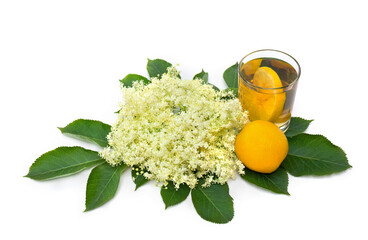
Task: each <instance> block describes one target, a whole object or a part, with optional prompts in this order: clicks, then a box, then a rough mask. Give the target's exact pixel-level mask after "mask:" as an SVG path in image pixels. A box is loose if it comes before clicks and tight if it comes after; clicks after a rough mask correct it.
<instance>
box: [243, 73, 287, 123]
mask: <svg viewBox="0 0 368 240" xmlns="http://www.w3.org/2000/svg"><path fill="white" fill-rule="evenodd" d="M252 84H253V85H255V86H257V87H260V89H258V88H256V89H248V90H247V91H246V93H245V95H246V96H244V97H245V98H246V99H244V100H245V105H246V106H245V108H246V109H247V110H248V112H249V118H250V120H252V121H254V120H266V121H270V122H276V120H277V119H278V118H279V116H280V115H281V114H282V110H283V108H284V104H285V97H286V96H285V92H284V91H283V89H275V88H281V87H282V82H281V80H280V78H279V76H278V75H277V73H276V72H275V71H274V70H272V69H271V68H269V67H260V68H258V69H257V71H256V72H255V74H254V78H253V80H252Z"/></svg>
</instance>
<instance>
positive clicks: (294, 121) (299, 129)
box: [285, 117, 313, 137]
mask: <svg viewBox="0 0 368 240" xmlns="http://www.w3.org/2000/svg"><path fill="white" fill-rule="evenodd" d="M312 121H313V120H305V119H303V118H300V117H292V118H291V120H290V125H289V129H288V130H287V131H286V133H285V135H286V136H287V137H293V136H295V135H298V134H300V133H303V132H304V131H305V130H307V128H308V126H309V124H310V123H311V122H312Z"/></svg>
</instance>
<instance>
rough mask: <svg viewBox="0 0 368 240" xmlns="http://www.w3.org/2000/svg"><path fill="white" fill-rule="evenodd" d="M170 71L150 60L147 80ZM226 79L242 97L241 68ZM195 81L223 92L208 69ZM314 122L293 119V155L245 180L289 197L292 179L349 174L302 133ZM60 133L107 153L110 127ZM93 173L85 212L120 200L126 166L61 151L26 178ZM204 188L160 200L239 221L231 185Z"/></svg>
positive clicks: (78, 125)
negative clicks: (186, 203)
mask: <svg viewBox="0 0 368 240" xmlns="http://www.w3.org/2000/svg"><path fill="white" fill-rule="evenodd" d="M170 66H172V65H171V64H170V63H168V62H167V61H165V60H162V59H154V60H150V59H148V63H147V71H148V75H149V76H150V78H152V77H160V76H161V75H162V74H163V73H165V72H166V71H167V68H168V67H170ZM223 77H224V80H225V82H226V83H227V85H228V87H229V88H228V89H227V91H232V92H233V93H234V95H235V96H237V92H238V63H236V64H234V65H233V66H231V67H229V68H228V69H226V71H225V72H224V74H223ZM193 79H202V81H203V84H210V85H212V86H213V88H214V89H215V90H219V89H218V88H217V87H216V86H214V85H213V84H211V83H209V82H208V73H207V72H205V71H204V70H203V69H202V71H201V72H200V73H198V74H196V75H195V76H194V77H193ZM120 81H121V83H123V84H124V86H125V87H131V86H132V85H133V82H135V81H143V83H144V84H149V83H150V82H151V80H150V79H148V78H146V77H144V76H141V75H138V74H128V75H127V76H126V77H125V78H123V79H121V80H120ZM311 122H312V120H305V119H302V118H298V117H293V118H292V119H291V123H290V127H289V129H288V131H287V132H286V136H287V138H288V141H289V153H288V155H287V157H286V159H285V160H284V161H283V163H282V165H281V167H280V168H279V169H277V170H276V171H275V172H273V173H270V174H262V173H258V172H254V171H252V170H250V169H247V168H246V169H245V173H244V174H243V175H241V178H242V179H244V180H245V181H247V182H249V183H252V184H254V185H257V186H258V187H261V188H264V189H267V190H269V191H272V192H275V193H280V194H286V195H289V193H288V190H287V187H288V173H289V174H291V175H293V176H306V175H315V176H321V175H328V174H332V173H337V172H341V171H344V170H346V169H348V168H350V167H351V166H350V165H349V163H348V160H347V157H346V154H345V153H344V151H343V150H342V149H341V148H339V147H337V146H336V145H334V144H332V143H331V142H330V141H329V140H328V139H327V138H326V137H324V136H321V135H310V134H306V133H303V132H304V131H305V130H306V129H307V128H308V126H309V124H310V123H311ZM59 129H60V131H61V132H62V133H63V134H66V135H68V136H71V137H75V138H77V139H80V140H85V141H89V142H92V143H95V144H97V145H99V146H100V147H106V146H108V140H107V135H108V134H109V133H110V131H111V126H110V125H108V124H106V123H103V122H100V121H95V120H88V119H78V120H76V121H74V122H72V123H70V124H68V125H67V126H65V127H63V128H59ZM91 167H93V169H92V171H91V172H90V174H89V177H88V181H87V186H86V201H85V205H86V208H85V211H89V210H93V209H95V208H97V207H100V206H102V205H103V204H105V203H106V202H108V201H109V200H111V199H112V198H113V197H114V196H115V194H116V191H117V189H118V186H119V183H120V176H121V174H122V173H123V172H124V171H125V170H126V169H127V168H128V166H126V165H124V164H122V165H119V166H110V165H109V164H108V163H106V162H105V161H104V160H103V159H101V158H100V156H99V154H98V152H96V151H92V150H88V149H84V148H82V147H78V146H75V147H59V148H56V149H54V150H52V151H49V152H47V153H45V154H43V155H42V156H40V157H39V158H38V159H36V161H35V162H34V163H33V164H32V166H31V167H30V169H29V172H28V174H27V175H26V177H29V178H32V179H35V180H49V179H54V178H58V177H64V176H68V175H71V174H75V173H78V172H80V171H83V170H85V169H88V168H91ZM144 173H146V170H145V169H140V167H139V166H133V167H132V169H131V175H132V179H133V181H134V183H135V185H136V188H135V190H137V189H138V188H139V187H141V186H143V185H144V184H145V183H147V182H148V180H147V179H146V178H145V176H144ZM203 183H204V181H203V179H200V180H199V182H198V184H197V186H196V187H195V188H194V189H192V190H191V189H190V188H189V187H188V186H187V185H183V184H182V185H180V186H179V187H178V188H176V187H175V185H174V183H173V182H169V183H168V184H167V185H166V186H162V188H161V191H160V194H161V197H162V199H163V202H164V204H165V209H166V208H168V207H171V206H174V205H177V204H179V203H181V202H183V201H184V200H185V199H186V198H187V197H188V196H189V194H191V199H192V202H193V205H194V207H195V210H196V211H197V213H198V214H199V215H200V216H201V217H202V218H203V219H205V220H207V221H210V222H214V223H227V222H229V221H231V220H232V218H233V217H234V206H233V198H232V197H231V196H230V194H229V187H228V185H227V184H224V185H219V184H213V185H211V186H210V187H203Z"/></svg>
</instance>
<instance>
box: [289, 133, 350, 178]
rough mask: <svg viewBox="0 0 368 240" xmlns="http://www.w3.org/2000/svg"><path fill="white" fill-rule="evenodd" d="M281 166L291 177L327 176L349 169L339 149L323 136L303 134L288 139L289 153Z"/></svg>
mask: <svg viewBox="0 0 368 240" xmlns="http://www.w3.org/2000/svg"><path fill="white" fill-rule="evenodd" d="M282 166H283V167H284V168H285V169H286V170H287V171H288V172H289V173H290V174H291V175H293V176H304V175H316V176H320V175H327V174H332V173H336V172H341V171H344V170H346V169H348V168H350V167H351V166H350V165H349V163H348V159H347V158H346V154H345V153H344V151H343V150H342V149H341V148H339V147H338V146H336V145H334V144H332V143H331V142H330V141H329V140H328V139H327V138H326V137H324V136H321V135H309V134H305V133H302V134H299V135H296V136H294V137H292V138H289V153H288V155H287V156H286V159H285V160H284V161H283V163H282Z"/></svg>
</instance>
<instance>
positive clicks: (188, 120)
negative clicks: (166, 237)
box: [100, 67, 248, 188]
mask: <svg viewBox="0 0 368 240" xmlns="http://www.w3.org/2000/svg"><path fill="white" fill-rule="evenodd" d="M178 74H179V73H178V71H177V70H176V68H175V67H171V68H169V69H168V73H167V74H163V75H162V77H161V78H160V79H159V78H153V79H152V82H151V83H150V84H148V85H146V86H145V85H143V83H142V82H135V83H134V84H133V87H132V88H126V87H124V86H123V87H122V92H123V102H122V104H121V110H120V112H119V114H118V119H117V121H116V123H115V124H114V125H113V126H112V131H111V133H110V134H109V135H108V141H109V147H107V148H105V149H104V150H102V151H101V152H100V155H101V157H102V158H104V159H105V160H106V161H107V162H108V163H110V164H111V165H113V166H114V165H118V164H121V163H125V164H127V165H129V166H136V167H137V166H138V167H139V168H140V169H141V170H142V171H141V173H143V174H144V177H146V178H147V179H150V180H156V181H157V182H159V183H162V184H163V185H166V184H167V183H168V181H173V183H174V184H175V186H176V187H177V188H178V187H179V185H180V184H187V185H188V186H189V187H190V188H194V187H195V186H196V184H197V183H198V180H199V179H200V178H204V179H205V183H204V184H203V186H209V185H211V184H212V183H220V184H224V183H225V182H226V181H227V180H228V179H230V178H235V176H236V172H239V173H243V168H244V166H243V164H242V163H241V162H240V160H239V159H238V158H237V157H236V155H235V150H234V142H235V138H236V135H237V133H238V132H239V131H240V130H241V129H242V128H243V126H244V124H245V123H246V122H247V121H248V117H247V113H246V112H243V111H242V108H241V104H240V102H239V100H238V99H229V98H231V96H232V93H230V92H225V91H220V92H218V91H215V90H214V89H213V87H212V86H210V85H208V84H203V82H202V81H201V80H199V79H196V80H181V79H179V77H178Z"/></svg>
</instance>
